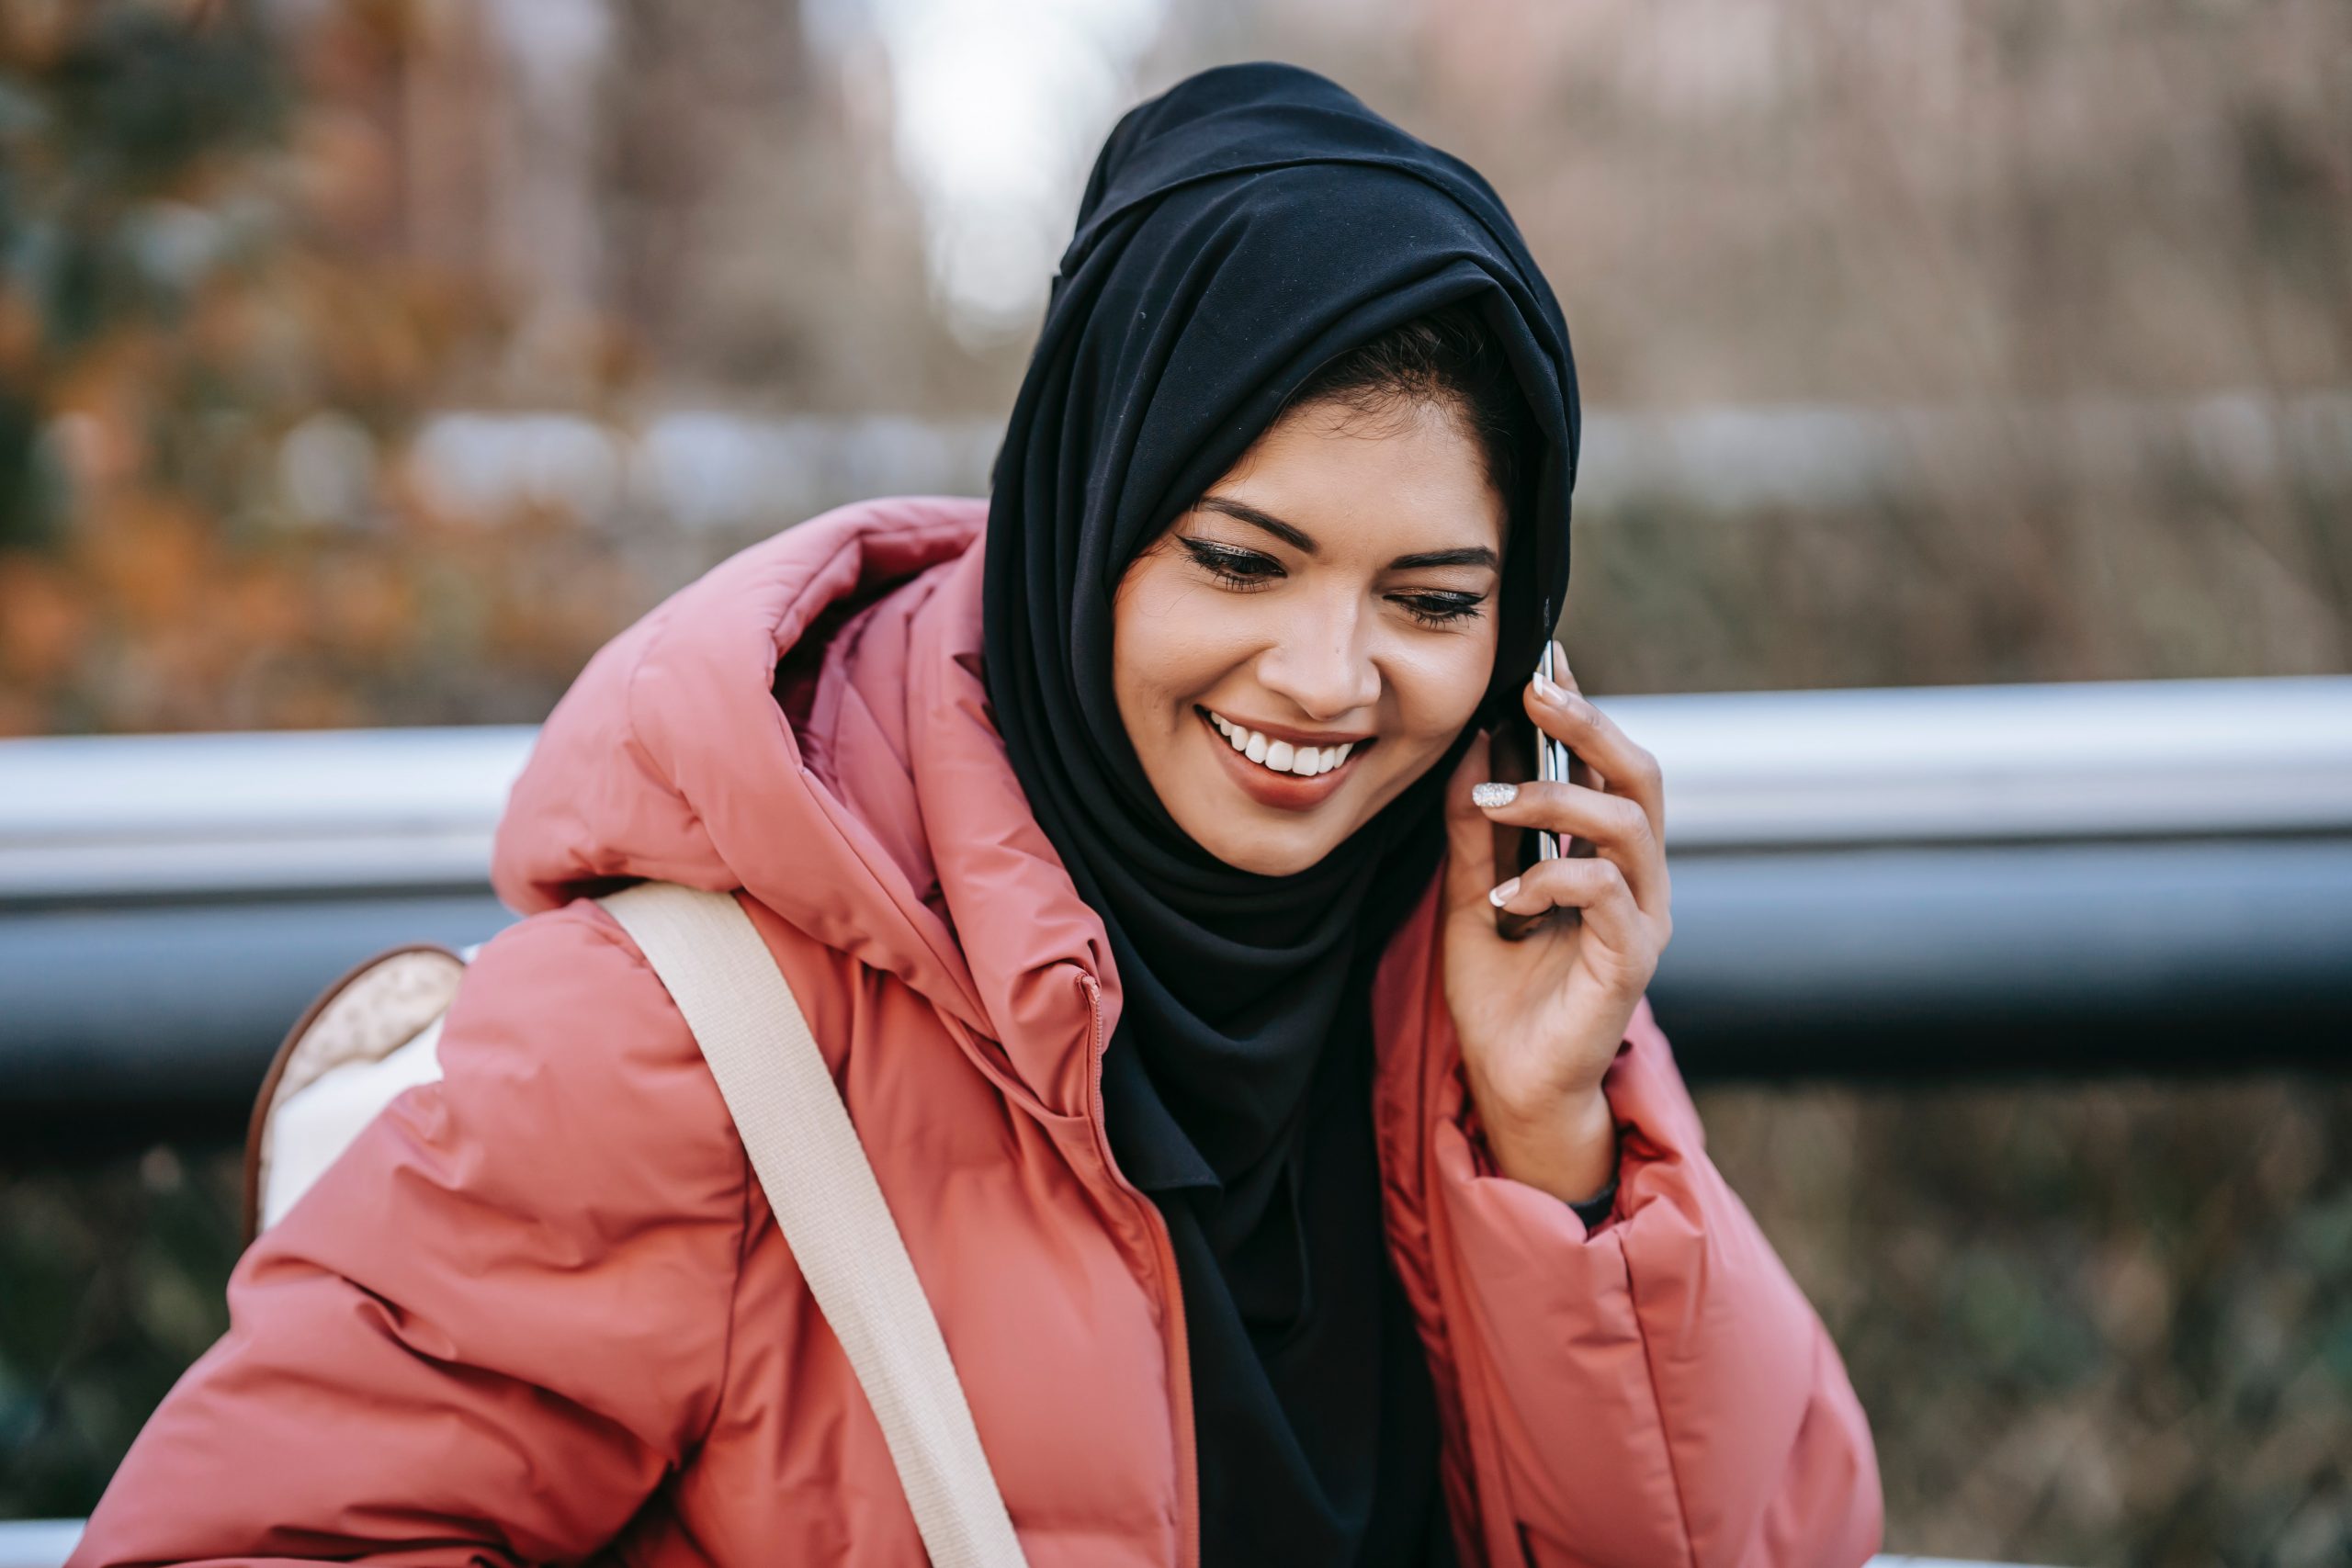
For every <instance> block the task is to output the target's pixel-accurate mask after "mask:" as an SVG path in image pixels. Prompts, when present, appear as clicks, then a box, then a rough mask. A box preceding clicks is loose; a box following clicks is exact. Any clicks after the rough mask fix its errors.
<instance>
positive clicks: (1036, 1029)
mask: <svg viewBox="0 0 2352 1568" xmlns="http://www.w3.org/2000/svg"><path fill="white" fill-rule="evenodd" d="M987 515H988V503H987V502H984V501H979V500H971V499H964V498H957V497H893V498H888V499H883V500H876V501H870V502H857V503H855V504H853V505H850V506H845V507H842V508H839V509H837V510H835V511H833V512H830V513H824V514H823V515H821V516H819V517H816V518H812V519H811V520H809V522H807V523H804V524H801V525H798V526H797V527H793V528H789V529H786V530H785V531H784V532H782V533H779V534H777V535H775V536H772V537H770V538H768V539H765V540H763V541H761V542H760V543H759V544H756V545H753V546H752V547H749V548H747V549H745V550H742V551H741V552H739V553H738V554H736V555H735V556H733V557H730V558H728V559H727V560H725V561H722V562H720V563H719V564H718V566H716V567H713V568H712V569H711V570H709V571H707V572H706V573H705V574H704V575H703V576H702V577H700V578H698V579H696V580H695V581H694V582H692V583H689V584H688V585H686V586H685V587H684V588H682V589H680V590H679V591H678V592H675V593H673V594H672V595H671V596H670V597H669V598H668V599H666V600H664V601H663V602H662V604H660V605H658V606H656V607H655V608H654V609H653V610H651V611H650V612H649V613H648V614H647V615H645V616H644V617H642V618H641V619H640V620H639V621H638V622H637V623H636V624H635V625H633V626H630V627H629V628H628V630H626V631H624V632H623V633H621V635H619V636H618V637H615V638H614V639H613V640H612V641H611V642H609V643H607V644H606V645H605V647H604V648H603V649H600V650H599V651H598V652H597V654H596V655H595V657H594V659H592V660H590V661H589V663H588V665H587V666H586V668H585V669H583V670H582V671H581V673H580V675H579V677H578V678H577V679H576V680H575V681H574V682H573V683H572V686H571V689H570V690H569V691H568V692H567V693H566V694H564V696H563V698H562V700H561V701H560V702H559V703H558V704H557V705H556V706H555V708H554V709H553V711H552V712H550V713H549V715H548V719H547V722H546V723H545V725H544V726H542V728H541V729H540V732H539V736H538V739H537V742H536V744H535V745H534V747H533V749H532V751H531V755H530V758H529V760H528V761H527V762H526V764H525V767H524V769H523V772H522V773H521V775H520V776H519V777H518V778H517V780H516V781H515V786H514V789H513V792H512V794H511V795H510V796H509V798H508V801H507V807H506V810H505V812H504V814H503V817H502V818H501V819H500V822H499V826H498V829H497V833H496V837H495V839H494V840H493V844H492V886H493V887H494V888H495V890H496V891H497V893H498V895H499V897H501V898H502V899H503V900H504V901H505V902H506V903H507V904H508V905H509V906H510V907H512V908H515V909H516V910H519V911H520V912H522V913H524V914H526V915H527V914H531V913H535V912H537V911H539V910H542V909H548V908H556V907H558V906H560V905H561V904H564V903H566V902H569V901H570V900H571V899H572V898H574V897H582V896H584V895H588V894H593V893H595V892H599V891H602V890H603V886H604V885H605V884H606V883H607V882H608V881H609V880H610V879H614V878H623V879H626V878H634V877H660V878H664V879H667V880H670V881H674V882H683V883H685V884H687V885H689V886H697V887H710V888H718V889H722V890H724V889H732V888H735V887H739V886H740V887H742V888H744V889H746V890H748V891H749V892H750V893H751V894H752V897H755V898H757V899H758V900H759V901H760V902H761V903H762V904H763V905H765V906H767V907H768V908H770V909H772V910H774V911H775V913H776V914H777V915H779V916H781V917H782V918H783V919H786V921H788V922H789V923H791V924H792V925H794V926H796V927H797V928H799V929H800V930H802V931H806V932H807V933H809V935H810V936H812V937H814V938H816V939H817V940H819V941H820V942H825V943H826V944H827V945H829V946H831V947H833V948H835V949H838V950H839V951H841V952H843V953H848V954H850V955H851V956H853V957H855V958H856V959H858V960H859V961H860V962H862V963H865V964H868V965H870V966H872V967H873V968H875V969H877V970H881V971H884V972H887V973H888V974H891V975H894V976H898V977H899V979H901V980H902V981H904V982H905V983H906V984H907V985H909V986H910V987H913V988H914V989H915V990H917V991H918V992H920V993H922V995H923V996H924V997H925V998H926V999H927V1000H929V1001H930V1002H931V1003H932V1004H933V1006H934V1007H935V1008H937V1009H938V1010H939V1012H940V1013H941V1015H942V1016H943V1017H944V1018H945V1019H947V1020H948V1021H950V1023H951V1027H954V1026H960V1027H955V1032H956V1034H957V1035H958V1037H959V1039H960V1040H961V1041H962V1043H964V1045H965V1048H966V1049H967V1051H968V1052H972V1053H974V1054H975V1056H976V1060H978V1063H979V1065H980V1066H981V1067H982V1069H983V1070H984V1071H988V1072H989V1076H990V1077H995V1078H997V1079H998V1080H999V1081H1000V1082H1001V1083H1004V1084H1005V1087H1006V1088H1007V1089H1013V1090H1016V1091H1018V1092H1020V1094H1021V1096H1022V1098H1024V1099H1032V1100H1035V1109H1039V1110H1042V1111H1046V1113H1048V1114H1051V1115H1055V1116H1075V1117H1091V1115H1092V1107H1091V1100H1092V1096H1093V1093H1094V1084H1093V1081H1092V1066H1091V1055H1092V1042H1093V1040H1094V1039H1095V1037H1096V1032H1097V1029H1098V1025H1099V1029H1100V1032H1101V1034H1102V1036H1103V1037H1104V1038H1107V1037H1108V1035H1109V1033H1110V1032H1111V1031H1112V1030H1113V1029H1114V1028H1115V1026H1116V1024H1117V1021H1118V1012H1119V997H1120V993H1119V986H1118V979H1117V976H1116V974H1115V972H1114V965H1113V964H1112V962H1111V958H1110V952H1109V947H1108V944H1107V942H1106V940H1105V938H1104V935H1103V923H1102V921H1101V919H1099V918H1098V917H1097V916H1096V915H1095V913H1094V912H1093V910H1092V909H1091V908H1089V907H1088V906H1087V905H1086V904H1085V902H1084V901H1083V900H1082V899H1080V897H1079V896H1078V890H1077V888H1076V887H1075V886H1073V885H1072V884H1071V882H1070V879H1069V873H1068V872H1067V871H1065V870H1064V869H1063V867H1062V863H1061V860H1060V857H1059V856H1058V855H1057V853H1056V852H1055V851H1054V849H1053V847H1052V845H1051V843H1050V842H1049V841H1048V840H1046V836H1045V833H1044V831H1043V829H1040V828H1039V827H1038V826H1037V823H1036V819H1035V817H1034V816H1033V815H1032V814H1031V812H1030V810H1029V808H1028V804H1027V801H1026V798H1025V797H1024V796H1023V794H1022V791H1021V788H1020V784H1019V782H1018V780H1017V779H1016V778H1015V777H1014V775H1013V773H1012V765H1011V763H1010V761H1008V760H1007V759H1006V757H1005V754H1004V746H1003V742H1002V740H1001V739H1000V738H999V736H998V735H997V732H996V729H995V728H994V725H993V724H992V722H991V721H990V719H989V715H988V709H987V698H986V691H985V688H984V687H983V685H982V683H981V681H980V678H979V648H980V637H979V619H980V567H981V558H982V550H981V549H980V547H979V540H980V536H981V532H982V528H983V525H984V524H985V522H986V520H987ZM804 639H807V640H809V642H810V643H811V644H812V645H813V646H812V648H811V649H808V650H803V653H802V659H801V660H796V662H802V661H804V660H805V661H808V662H813V663H814V664H815V677H814V682H813V691H811V692H808V693H805V694H804V695H803V699H802V701H801V702H798V703H794V704H792V705H793V706H794V707H796V708H800V707H804V706H805V712H804V713H803V716H802V719H801V722H799V723H797V724H796V723H795V722H794V721H793V719H792V718H790V717H788V716H787V715H786V703H785V702H784V701H780V700H779V685H780V682H779V680H778V673H777V671H778V667H779V663H780V662H781V661H783V660H786V657H787V656H789V655H793V654H795V651H796V649H799V647H800V645H801V643H802V642H803V640H804ZM1097 998H1099V1006H1100V1018H1099V1021H1098V1017H1097V1005H1098V1004H1097ZM974 1035H978V1036H979V1037H981V1038H980V1039H975V1038H973V1036H974ZM991 1042H992V1043H993V1045H992V1046H991V1045H990V1044H989V1043H991ZM1008 1078H1009V1079H1010V1080H1011V1081H1009V1082H1008V1081H1007V1079H1008Z"/></svg>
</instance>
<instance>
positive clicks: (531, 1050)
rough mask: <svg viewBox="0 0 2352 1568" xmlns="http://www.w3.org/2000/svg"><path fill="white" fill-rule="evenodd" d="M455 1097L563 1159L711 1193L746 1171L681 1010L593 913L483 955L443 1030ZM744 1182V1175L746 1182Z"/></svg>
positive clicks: (548, 924)
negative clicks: (682, 1180) (707, 1183)
mask: <svg viewBox="0 0 2352 1568" xmlns="http://www.w3.org/2000/svg"><path fill="white" fill-rule="evenodd" d="M440 1057H441V1069H442V1077H443V1081H444V1085H445V1093H446V1094H447V1096H448V1097H449V1099H450V1101H451V1103H452V1106H453V1108H454V1109H456V1110H457V1111H459V1112H460V1113H468V1114H472V1113H479V1112H477V1111H473V1110H471V1109H470V1108H481V1110H484V1111H488V1112H489V1113H490V1114H492V1115H494V1116H497V1117H499V1118H501V1119H502V1125H503V1126H504V1127H505V1128H507V1129H510V1132H509V1133H508V1134H497V1129H495V1128H484V1129H483V1131H484V1132H485V1134H497V1135H512V1136H514V1137H516V1138H518V1139H522V1140H526V1141H529V1142H533V1143H537V1144H541V1145H548V1146H550V1147H556V1148H560V1149H561V1150H562V1151H563V1153H564V1157H565V1158H567V1159H574V1158H576V1159H578V1160H581V1161H582V1162H583V1163H585V1162H605V1163H607V1164H611V1163H616V1162H617V1163H620V1164H626V1163H628V1162H630V1161H650V1162H651V1164H652V1167H653V1168H654V1169H655V1170H656V1171H667V1172H669V1173H671V1174H676V1175H682V1174H684V1172H685V1171H687V1170H688V1169H689V1168H696V1167H700V1168H703V1170H704V1175H705V1177H706V1179H708V1178H714V1177H717V1176H718V1175H720V1174H721V1173H720V1172H719V1171H718V1169H716V1168H714V1166H713V1162H714V1161H715V1160H716V1161H718V1162H719V1163H722V1164H724V1165H726V1166H727V1167H729V1168H730V1169H732V1168H739V1167H741V1162H742V1158H743V1156H742V1151H741V1145H739V1144H738V1143H737V1141H736V1140H735V1139H734V1138H733V1137H732V1136H731V1135H729V1134H731V1132H732V1128H733V1119H732V1118H731V1117H730V1116H729V1113H728V1110H727V1103H726V1101H725V1100H724V1099H722V1098H721V1096H720V1095H719V1092H718V1083H717V1082H716V1080H714V1079H713V1078H712V1077H711V1076H710V1070H709V1067H708V1066H707V1064H706V1063H705V1062H704V1060H703V1055H702V1051H701V1048H700V1047H699V1046H698V1045H697V1044H696V1043H695V1037H694V1033H693V1032H692V1031H691V1030H689V1029H688V1028H687V1027H686V1021H685V1019H684V1017H683V1016H682V1015H681V1014H680V1013H679V1011H678V1007H677V1004H676V1003H675V1002H674V1001H673V1000H672V999H671V997H670V993H669V991H668V989H667V988H666V987H664V986H663V985H662V980H661V977H660V976H658V975H656V974H655V973H654V971H653V966H652V964H650V963H649V962H648V961H647V959H646V957H645V954H644V953H641V952H640V951H639V949H638V946H637V943H636V942H634V941H632V940H631V939H630V937H629V935H628V931H626V930H625V929H623V928H622V926H621V924H620V922H619V921H617V920H616V919H614V918H613V917H612V916H611V915H610V914H609V913H607V912H606V911H605V909H604V908H603V907H602V906H601V905H599V904H597V903H596V902H595V901H594V899H590V898H580V899H574V900H572V901H571V902H570V903H568V904H565V905H563V906H562V907H560V908H554V909H548V910H545V911H542V912H540V913H538V914H534V915H530V916H526V917H525V918H524V919H520V920H518V921H516V922H515V924H513V925H510V926H507V927H505V928H504V929H503V930H502V931H499V932H497V933H496V934H495V935H494V936H492V937H491V938H490V939H489V940H488V941H487V942H484V943H483V944H482V945H481V950H480V952H478V953H476V954H475V955H474V958H473V962H472V964H471V965H470V966H469V970H468V973H467V976H466V978H465V980H464V981H463V983H462V984H460V985H459V987H458V995H457V999H456V1001H455V1002H453V1003H452V1004H451V1006H450V1008H449V1010H448V1013H447V1017H446V1019H445V1021H444V1024H443V1032H442V1038H441V1043H440ZM737 1174H738V1175H740V1171H738V1172H737Z"/></svg>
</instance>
